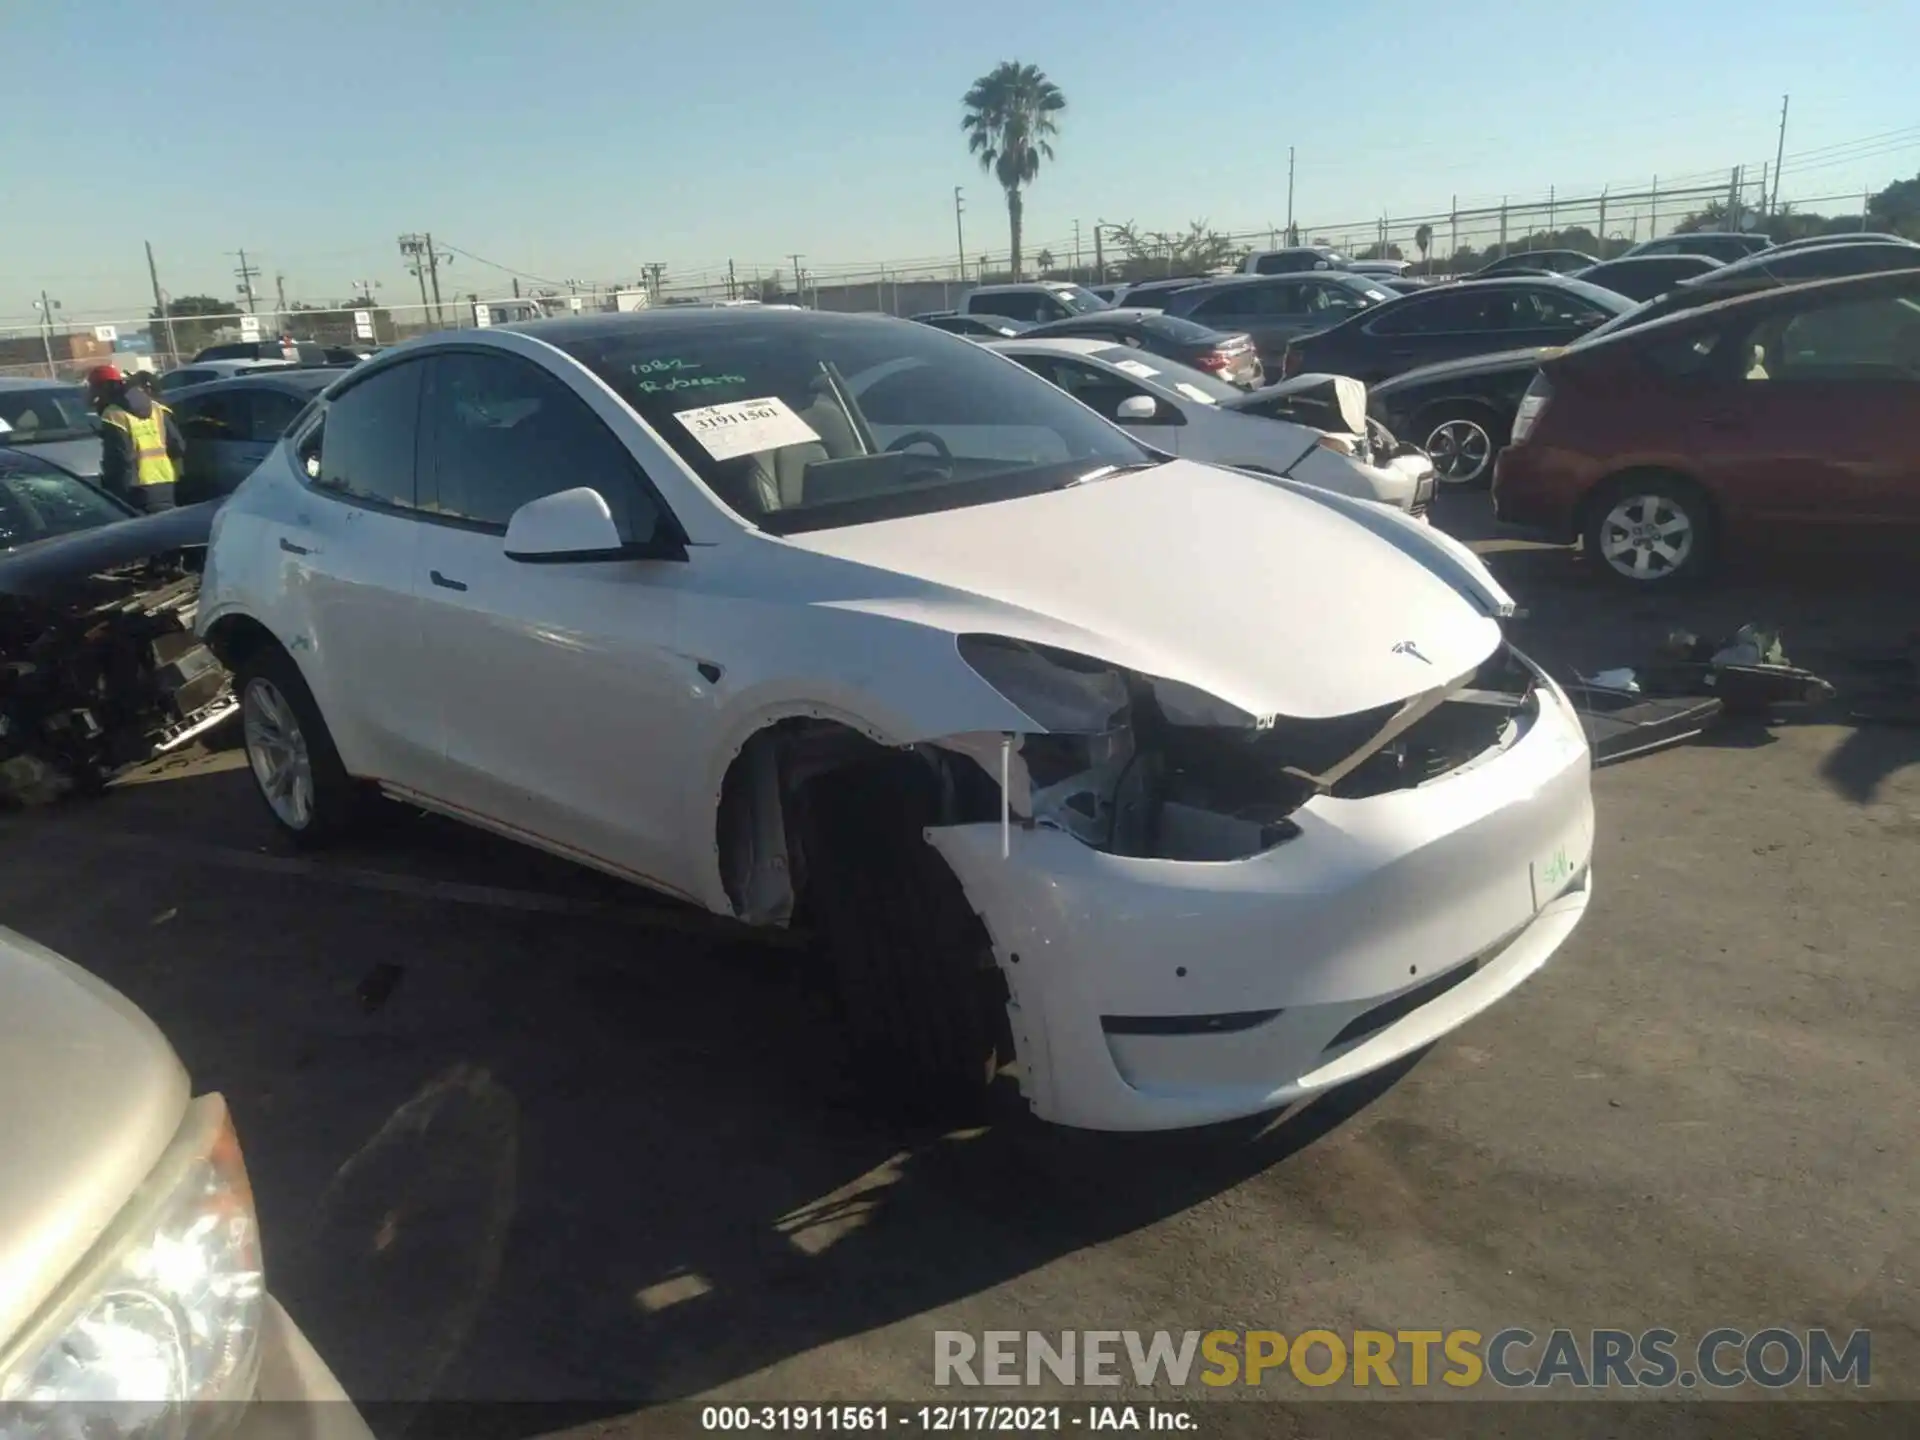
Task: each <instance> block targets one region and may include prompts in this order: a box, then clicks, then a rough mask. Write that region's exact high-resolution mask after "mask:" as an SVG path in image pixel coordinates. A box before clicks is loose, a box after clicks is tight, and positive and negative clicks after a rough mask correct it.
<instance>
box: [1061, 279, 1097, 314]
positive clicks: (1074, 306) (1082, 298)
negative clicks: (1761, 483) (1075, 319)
mask: <svg viewBox="0 0 1920 1440" xmlns="http://www.w3.org/2000/svg"><path fill="white" fill-rule="evenodd" d="M1047 293H1048V294H1049V295H1051V296H1053V298H1054V299H1056V300H1058V301H1059V302H1060V303H1061V304H1062V305H1064V306H1066V307H1067V310H1068V312H1069V313H1071V314H1074V315H1085V314H1086V313H1087V312H1088V311H1089V310H1104V309H1106V308H1107V302H1106V301H1104V300H1102V299H1101V298H1100V297H1099V296H1098V295H1096V294H1094V293H1093V292H1092V291H1091V290H1089V289H1087V288H1086V287H1085V286H1084V285H1049V286H1048V287H1047Z"/></svg>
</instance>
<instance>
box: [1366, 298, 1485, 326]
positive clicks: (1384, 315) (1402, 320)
mask: <svg viewBox="0 0 1920 1440" xmlns="http://www.w3.org/2000/svg"><path fill="white" fill-rule="evenodd" d="M1489 298H1490V297H1489V295H1488V292H1486V291H1484V290H1453V291H1450V292H1448V293H1445V294H1441V295H1421V296H1418V297H1415V298H1411V299H1409V300H1406V301H1401V302H1398V303H1395V304H1392V305H1388V306H1386V307H1384V308H1383V309H1382V310H1381V312H1380V316H1379V318H1378V319H1376V320H1375V321H1374V322H1373V323H1372V324H1371V325H1369V326H1367V330H1368V331H1369V332H1370V333H1371V334H1374V335H1452V334H1460V333H1472V332H1474V331H1478V330H1485V329H1487V328H1488V326H1489V323H1490V322H1489V319H1488V314H1487V310H1488V300H1489Z"/></svg>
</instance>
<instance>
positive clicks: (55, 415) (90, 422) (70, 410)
mask: <svg viewBox="0 0 1920 1440" xmlns="http://www.w3.org/2000/svg"><path fill="white" fill-rule="evenodd" d="M0 433H4V434H5V435H6V437H7V438H6V443H7V444H9V445H31V444H33V443H34V442H35V441H37V440H80V439H84V438H85V437H87V436H89V435H95V434H98V433H99V431H98V429H97V427H96V426H95V424H94V419H93V411H92V410H91V409H90V408H89V407H88V405H87V395H86V391H84V390H82V389H81V388H80V387H79V386H78V385H72V386H57V387H56V386H52V385H49V386H47V387H45V388H44V389H34V390H0Z"/></svg>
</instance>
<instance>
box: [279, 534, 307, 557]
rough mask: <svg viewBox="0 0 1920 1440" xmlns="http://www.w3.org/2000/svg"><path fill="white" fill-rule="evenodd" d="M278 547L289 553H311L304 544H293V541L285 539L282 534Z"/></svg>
mask: <svg viewBox="0 0 1920 1440" xmlns="http://www.w3.org/2000/svg"><path fill="white" fill-rule="evenodd" d="M280 548H281V549H282V550H284V551H286V552H287V553H288V554H289V555H311V554H312V553H313V552H312V551H311V550H309V549H307V547H306V546H304V545H296V544H294V543H293V541H291V540H289V539H287V537H286V536H284V535H282V536H281V537H280Z"/></svg>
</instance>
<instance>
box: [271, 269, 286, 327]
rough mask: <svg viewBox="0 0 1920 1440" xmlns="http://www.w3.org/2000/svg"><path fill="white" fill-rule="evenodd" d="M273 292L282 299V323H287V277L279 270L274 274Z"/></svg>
mask: <svg viewBox="0 0 1920 1440" xmlns="http://www.w3.org/2000/svg"><path fill="white" fill-rule="evenodd" d="M273 293H274V294H275V295H277V296H278V297H279V299H280V323H281V324H282V325H283V326H284V325H285V324H286V323H287V277H286V276H285V275H283V274H281V273H280V272H278V271H275V272H274V276H273Z"/></svg>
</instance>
